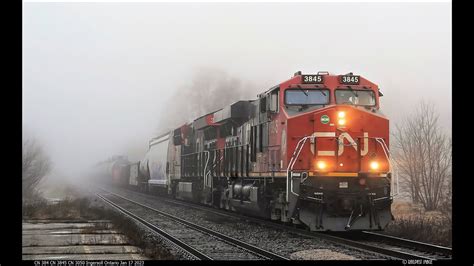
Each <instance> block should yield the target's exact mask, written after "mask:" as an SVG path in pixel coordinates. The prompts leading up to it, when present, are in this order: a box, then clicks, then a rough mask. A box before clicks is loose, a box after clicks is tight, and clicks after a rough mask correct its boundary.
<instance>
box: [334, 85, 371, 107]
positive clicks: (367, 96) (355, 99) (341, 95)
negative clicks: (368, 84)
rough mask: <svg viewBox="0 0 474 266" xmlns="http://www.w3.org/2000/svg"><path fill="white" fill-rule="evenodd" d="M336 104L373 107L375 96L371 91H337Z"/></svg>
mask: <svg viewBox="0 0 474 266" xmlns="http://www.w3.org/2000/svg"><path fill="white" fill-rule="evenodd" d="M335 96H336V104H352V105H360V106H375V104H376V102H375V94H374V92H373V91H371V90H351V89H337V90H336V91H335Z"/></svg>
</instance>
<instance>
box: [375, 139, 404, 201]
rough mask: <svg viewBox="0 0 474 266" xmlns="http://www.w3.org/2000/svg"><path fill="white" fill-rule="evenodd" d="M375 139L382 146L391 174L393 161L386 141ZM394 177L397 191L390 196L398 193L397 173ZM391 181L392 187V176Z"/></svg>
mask: <svg viewBox="0 0 474 266" xmlns="http://www.w3.org/2000/svg"><path fill="white" fill-rule="evenodd" d="M375 140H376V141H377V143H379V144H380V146H382V150H383V152H384V154H385V157H386V158H387V161H388V167H389V169H388V170H389V172H390V173H392V174H393V163H392V155H391V154H390V150H389V148H388V146H387V143H386V142H385V140H384V139H383V138H375ZM395 178H396V183H397V193H394V194H393V195H392V197H395V196H398V195H399V194H400V183H399V179H398V175H395ZM391 182H392V187H394V185H395V183H394V182H395V181H394V180H393V178H392V179H391Z"/></svg>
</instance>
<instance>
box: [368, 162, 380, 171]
mask: <svg viewBox="0 0 474 266" xmlns="http://www.w3.org/2000/svg"><path fill="white" fill-rule="evenodd" d="M370 169H372V170H377V169H379V163H378V162H375V161H372V162H370Z"/></svg>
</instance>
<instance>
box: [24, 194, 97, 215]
mask: <svg viewBox="0 0 474 266" xmlns="http://www.w3.org/2000/svg"><path fill="white" fill-rule="evenodd" d="M89 204H90V203H89V200H88V199H86V198H76V199H71V198H67V199H65V200H63V201H60V202H58V203H51V202H48V201H46V200H43V199H37V200H35V201H33V202H29V203H26V204H24V205H23V218H26V219H48V220H56V219H57V220H60V219H65V220H89V219H100V215H99V214H98V213H94V212H91V211H90V206H89Z"/></svg>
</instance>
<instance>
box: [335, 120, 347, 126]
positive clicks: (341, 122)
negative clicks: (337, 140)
mask: <svg viewBox="0 0 474 266" xmlns="http://www.w3.org/2000/svg"><path fill="white" fill-rule="evenodd" d="M337 123H338V124H339V125H340V126H343V125H345V124H346V119H339V120H338V121H337Z"/></svg>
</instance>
